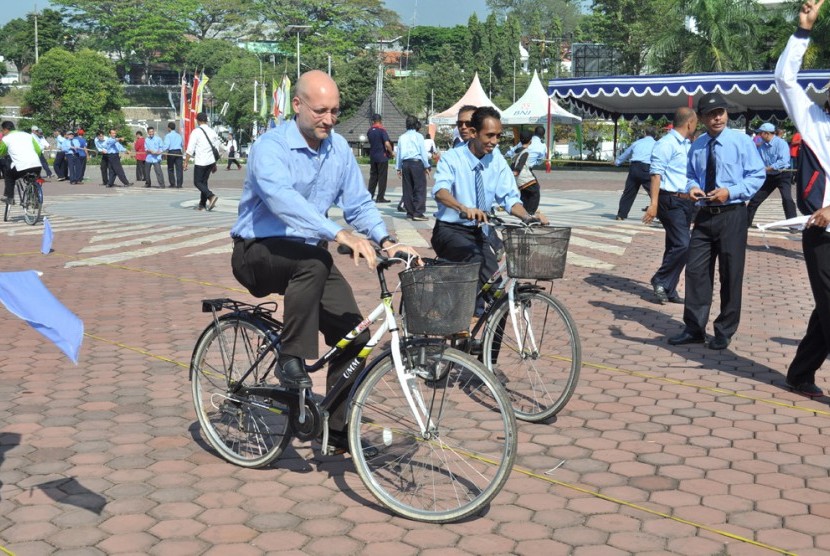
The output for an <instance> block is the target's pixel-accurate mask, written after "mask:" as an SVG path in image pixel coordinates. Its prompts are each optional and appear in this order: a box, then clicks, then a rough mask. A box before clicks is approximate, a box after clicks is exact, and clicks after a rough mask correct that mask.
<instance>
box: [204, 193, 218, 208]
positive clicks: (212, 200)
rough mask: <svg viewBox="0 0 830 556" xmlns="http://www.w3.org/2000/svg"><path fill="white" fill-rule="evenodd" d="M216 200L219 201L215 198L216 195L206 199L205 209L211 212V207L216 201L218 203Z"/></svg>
mask: <svg viewBox="0 0 830 556" xmlns="http://www.w3.org/2000/svg"><path fill="white" fill-rule="evenodd" d="M218 200H219V197H217V196H216V195H211V196H210V199H208V204H207V209H208V210H213V207H215V206H216V201H218Z"/></svg>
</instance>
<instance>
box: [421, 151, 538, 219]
mask: <svg viewBox="0 0 830 556" xmlns="http://www.w3.org/2000/svg"><path fill="white" fill-rule="evenodd" d="M479 162H481V163H482V164H483V166H484V169H483V170H482V174H481V177H482V179H483V180H484V200H485V204H486V207H487V208H489V207H491V206H492V205H493V203H498V204H499V205H501V206H502V207H504V210H506V211H507V212H508V213H509V212H510V209H511V208H512V207H513V205H515V204H516V203H521V202H522V200H521V197H520V194H519V189H518V188H517V187H516V178H515V177H514V176H513V172H512V171H511V170H510V166H508V165H507V161H505V160H504V157H503V156H496V155H495V151H494V152H493V154H488V155H485V156H484V157H483V158H481V160H479V159H478V158H476V157H475V155H474V154H473V153H472V151H470V149H469V148H464V149H450V150H449V151H447V152H446V153H444V156H442V157H441V160H439V161H438V168H437V169H436V170H435V185H433V186H432V196H433V197H435V195H436V194H437V193H438V192H439V191H440V190H442V189H447V190H449V192H450V193H451V194H452V196H453V197H455V200H456V201H458V202H459V203H461V204H462V205H464V206H466V207H475V206H476V182H475V173H474V171H473V170H474V168H475V167H476V166H477V165H478V163H479ZM479 208H482V207H479ZM485 210H486V209H485ZM435 217H436V218H437V219H438V220H442V221H444V222H450V223H453V224H464V225H467V226H475V225H476V223H475V222H473V221H471V220H465V219H462V218H461V217H460V216H459V214H458V212H457V211H455V210H452V209H449V208H447V207H446V206H444V205H443V204H441V203H440V202H439V203H438V211H437V212H436V213H435Z"/></svg>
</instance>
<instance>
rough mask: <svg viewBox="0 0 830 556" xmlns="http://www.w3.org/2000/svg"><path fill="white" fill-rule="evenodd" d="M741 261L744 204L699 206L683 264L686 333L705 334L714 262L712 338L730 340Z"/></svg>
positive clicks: (735, 326) (737, 304)
mask: <svg viewBox="0 0 830 556" xmlns="http://www.w3.org/2000/svg"><path fill="white" fill-rule="evenodd" d="M713 211H714V212H713ZM718 211H722V212H718ZM745 259H746V205H744V204H743V203H739V204H733V205H721V206H716V207H712V208H709V207H701V208H700V210H699V211H698V213H697V216H696V217H695V227H694V229H693V230H692V238H691V242H690V243H689V260H688V262H687V264H686V305H685V308H684V310H683V323H684V324H685V325H686V332H688V333H689V334H693V335H695V336H702V335H703V334H704V333H705V332H706V324H707V323H708V321H709V310H710V307H711V305H712V292H713V290H714V282H715V262H716V261H717V265H718V273H719V277H720V284H721V287H720V315H718V317H717V318H716V319H715V322H714V329H715V336H721V337H726V338H731V337H732V335H733V334H735V331H736V330H737V329H738V324H739V322H740V320H741V296H742V293H743V280H744V262H745Z"/></svg>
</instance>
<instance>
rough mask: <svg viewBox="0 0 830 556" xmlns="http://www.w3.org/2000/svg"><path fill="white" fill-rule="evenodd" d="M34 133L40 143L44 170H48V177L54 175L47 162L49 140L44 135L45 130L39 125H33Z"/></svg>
mask: <svg viewBox="0 0 830 556" xmlns="http://www.w3.org/2000/svg"><path fill="white" fill-rule="evenodd" d="M32 135H33V136H34V138H35V139H37V142H38V143H39V144H40V165H41V166H42V167H43V170H44V171H45V172H46V177H47V178H51V177H52V170H51V169H50V168H49V163H48V162H46V151H48V150H49V141H47V139H46V137H44V136H43V130H42V129H40V128H39V127H37V126H36V125H33V126H32Z"/></svg>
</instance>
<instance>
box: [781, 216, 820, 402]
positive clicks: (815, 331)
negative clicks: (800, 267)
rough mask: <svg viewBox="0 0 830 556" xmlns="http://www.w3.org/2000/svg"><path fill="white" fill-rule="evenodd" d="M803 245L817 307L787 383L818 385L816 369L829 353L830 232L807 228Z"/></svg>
mask: <svg viewBox="0 0 830 556" xmlns="http://www.w3.org/2000/svg"><path fill="white" fill-rule="evenodd" d="M801 244H802V247H803V249H804V262H805V263H806V264H807V276H808V277H809V279H810V289H812V290H813V299H814V300H815V302H816V306H815V308H814V309H813V312H812V314H811V315H810V321H809V322H808V323H807V332H806V333H805V334H804V338H802V339H801V342H800V343H799V344H798V349H797V350H796V352H795V357H794V358H793V361H792V363H790V368H789V369H788V370H787V382H789V383H790V384H792V385H794V386H799V385H801V384H815V382H816V371H818V369H819V368H820V367H821V365H822V364H823V363H824V362H825V361H826V360H827V356H828V355H830V233H828V232H826V231H825V230H824V228H820V227H815V226H813V227H810V228H807V229H805V230H804V232H803V235H802V236H801Z"/></svg>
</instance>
